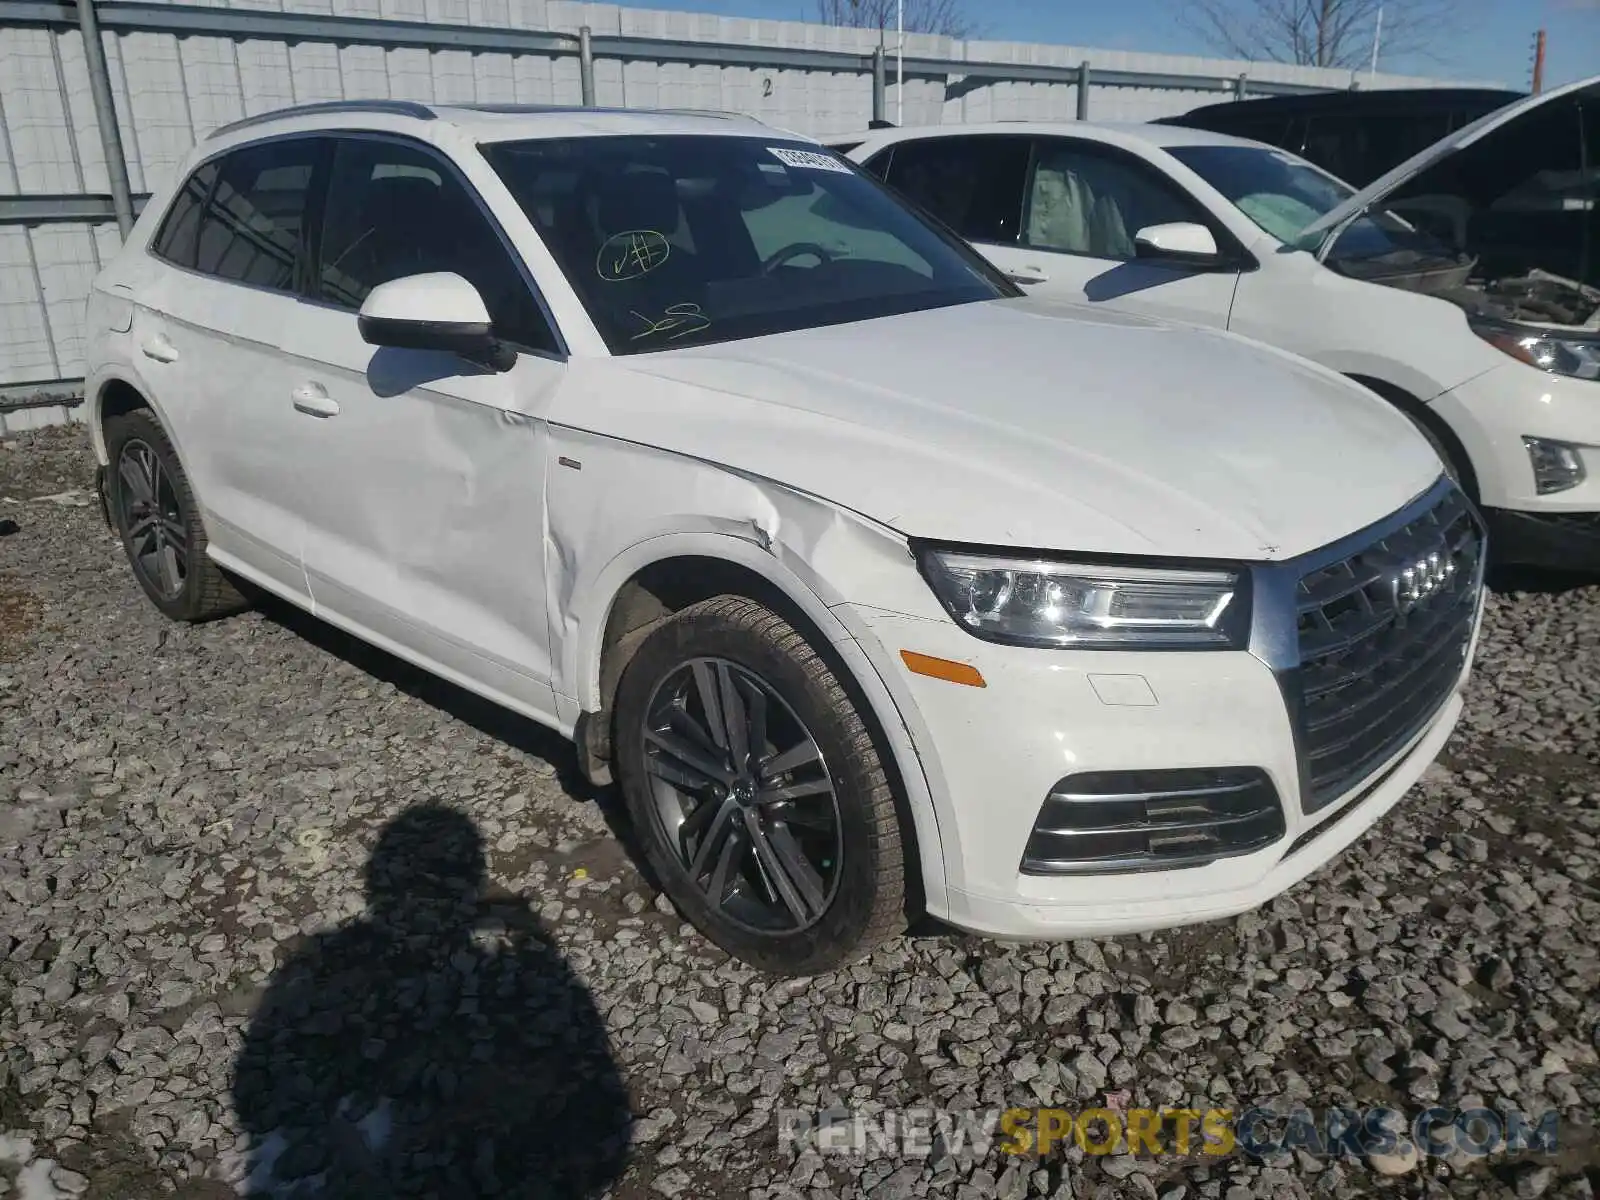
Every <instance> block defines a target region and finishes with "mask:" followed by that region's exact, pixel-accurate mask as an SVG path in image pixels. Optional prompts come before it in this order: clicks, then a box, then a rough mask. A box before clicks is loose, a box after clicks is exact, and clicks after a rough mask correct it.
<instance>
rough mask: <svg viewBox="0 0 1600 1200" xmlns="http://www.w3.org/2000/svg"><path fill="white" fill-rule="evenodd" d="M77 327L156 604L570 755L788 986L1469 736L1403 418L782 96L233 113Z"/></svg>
mask: <svg viewBox="0 0 1600 1200" xmlns="http://www.w3.org/2000/svg"><path fill="white" fill-rule="evenodd" d="M88 328H89V330H90V335H89V346H88V350H87V357H88V360H89V377H88V379H87V384H86V386H87V394H88V405H89V411H90V413H91V421H92V429H93V433H94V444H95V449H96V452H97V454H98V456H99V460H100V462H101V464H102V471H103V475H102V480H103V484H104V492H105V497H106V500H107V507H108V509H109V511H110V515H111V517H112V519H113V520H114V522H115V523H116V526H117V528H118V530H119V531H120V533H121V535H122V539H123V543H124V545H125V547H126V550H127V554H128V557H129V560H130V562H131V564H132V567H133V571H134V574H135V576H136V578H137V579H138V581H139V583H140V585H141V586H142V587H143V588H144V590H145V591H146V593H147V594H148V595H149V597H150V599H151V600H152V601H153V602H154V603H155V604H156V605H157V607H159V608H160V609H161V611H163V612H165V613H166V614H168V615H169V616H171V617H173V618H175V619H183V620H196V619H203V618H206V617H211V616H216V615H219V614H221V613H223V612H225V611H227V610H228V609H229V608H231V607H234V606H236V605H237V604H239V603H240V602H241V600H242V597H241V595H240V593H239V592H238V591H237V590H236V589H235V586H234V585H235V582H236V581H237V580H240V579H243V580H248V581H250V582H251V583H253V584H255V585H256V586H257V587H259V588H262V589H265V590H266V591H268V592H272V593H276V594H277V595H278V596H281V597H283V598H284V599H286V600H288V601H289V602H291V603H293V604H296V605H299V606H300V607H302V608H305V609H307V610H309V611H310V612H312V613H314V614H315V615H317V616H318V617H321V618H324V619H326V620H327V621H329V622H331V623H332V624H334V625H337V626H339V627H341V628H343V629H347V630H349V631H351V632H353V633H355V634H356V635H358V636H360V637H362V638H365V639H367V640H369V641H371V642H373V643H375V644H377V645H378V646H381V647H383V648H385V649H387V650H389V651H391V652H393V653H394V654H397V655H399V656H401V657H402V658H405V659H407V660H409V661H411V662H414V663H417V664H419V665H421V666H422V667H424V668H426V669H428V670H430V671H433V672H435V673H437V674H439V675H441V676H443V677H444V678H446V679H449V680H452V681H454V682H456V683H457V684H460V685H462V686H464V687H466V688H469V689H471V690H473V691H475V692H478V693H480V694H482V695H484V696H487V697H489V698H490V699H492V700H494V701H496V702H498V703H500V704H503V705H505V706H506V707H507V708H510V709H512V710H515V711H517V712H520V713H523V714H525V715H526V716H528V717H530V718H532V719H533V720H535V721H539V722H541V723H543V724H545V725H548V726H550V727H552V728H554V729H556V730H558V731H559V732H560V733H562V734H564V735H566V736H568V737H571V738H572V739H573V740H574V741H575V742H576V743H577V745H578V748H579V754H580V759H581V761H582V762H583V763H584V765H585V769H586V770H588V771H589V773H590V776H591V778H593V779H595V780H596V781H603V780H606V779H609V778H610V777H611V776H612V775H614V776H615V777H616V779H617V781H618V782H619V783H620V784H621V788H622V792H623V795H624V797H625V798H626V801H627V804H628V807H629V811H630V813H631V814H632V818H633V825H634V829H635V832H636V834H637V836H638V838H639V841H640V844H641V845H642V847H643V849H644V852H645V854H646V856H647V858H648V862H649V866H650V867H651V868H652V869H653V871H654V874H655V876H656V878H657V879H658V880H659V882H660V883H661V885H662V886H663V887H664V888H665V890H666V892H667V893H668V894H669V895H670V896H671V898H672V900H673V901H674V903H675V904H676V905H677V907H678V909H679V911H681V912H682V913H684V914H686V915H687V916H688V917H689V918H690V919H692V920H693V921H694V922H695V924H697V925H698V926H699V927H700V928H701V929H702V930H704V931H705V933H706V934H707V935H708V936H709V937H711V938H712V939H714V940H715V941H716V942H718V943H719V944H720V945H722V946H723V947H725V948H726V949H727V950H729V951H730V952H732V953H734V954H737V955H740V956H742V957H743V958H745V959H746V960H748V961H749V962H752V963H755V964H757V965H759V966H761V967H763V968H765V969H768V970H772V971H784V972H794V973H801V974H805V973H813V972H816V971H821V970H826V969H828V968H830V967H833V966H837V965H838V964H840V963H842V962H844V961H847V960H849V959H850V958H853V957H856V956H859V955H861V954H863V953H865V952H866V951H868V950H870V949H871V948H872V946H874V945H875V944H877V943H878V942H880V941H881V940H882V939H884V938H885V937H887V936H889V935H890V934H891V933H893V932H894V931H895V930H896V929H898V928H900V926H901V924H902V923H903V921H904V920H905V918H906V916H907V915H908V913H915V912H917V911H918V910H925V911H927V912H929V913H931V914H932V915H934V916H935V917H939V918H942V919H944V920H947V921H950V922H952V923H954V924H956V925H960V926H964V927H966V928H970V929H975V930H981V931H986V932H991V933H998V934H1007V935H1025V936H1079V935H1086V934H1095V933H1116V932H1123V931H1130V930H1139V929H1147V928H1154V927H1159V926H1165V925H1173V924H1181V923H1183V922H1187V921H1197V920H1203V919H1206V918H1209V917H1217V916H1223V915H1227V914H1230V913H1236V912H1240V911H1242V910H1244V909H1247V908H1250V907H1253V906H1255V905H1257V904H1260V903H1261V902H1263V901H1265V900H1267V899H1269V898H1270V897H1272V896H1273V895H1275V894H1277V893H1278V892H1280V891H1282V890H1283V889H1284V888H1286V887H1288V886H1289V885H1290V884H1292V883H1294V882H1295V881H1296V880H1298V879H1300V878H1302V877H1303V876H1304V875H1306V874H1307V873H1308V872H1310V871H1312V870H1314V869H1315V868H1316V867H1317V866H1318V865H1319V864H1320V863H1322V862H1325V861H1326V860H1327V859H1328V858H1329V857H1330V856H1331V855H1333V854H1335V853H1337V852H1338V851H1339V850H1341V849H1342V848H1343V847H1345V846H1346V845H1348V844H1349V843H1350V842H1351V841H1352V840H1353V839H1355V838H1356V837H1357V836H1359V835H1360V834H1361V832H1362V831H1363V830H1365V829H1366V828H1368V827H1369V826H1370V825H1371V824H1372V823H1373V822H1374V821H1376V820H1377V819H1378V818H1379V817H1380V816H1381V815H1382V814H1383V813H1384V812H1386V811H1387V810H1388V809H1389V808H1391V807H1392V806H1393V805H1394V804H1396V803H1397V802H1398V801H1399V800H1400V798H1401V796H1403V795H1404V794H1405V792H1406V789H1407V788H1409V787H1410V785H1411V784H1412V783H1413V782H1414V781H1415V780H1416V778H1417V776H1418V775H1419V774H1421V772H1422V770H1423V769H1424V767H1426V766H1427V764H1428V763H1429V761H1431V760H1432V758H1433V757H1434V755H1435V754H1436V753H1437V752H1438V750H1439V748H1440V746H1441V745H1442V744H1443V742H1444V740H1445V738H1446V737H1447V736H1448V735H1449V733H1450V730H1451V728H1452V726H1453V725H1454V723H1455V721H1456V718H1457V716H1458V715H1459V713H1460V711H1461V696H1460V690H1461V687H1462V685H1463V682H1464V680H1465V678H1466V674H1467V671H1468V667H1469V664H1470V661H1471V653H1472V646H1473V643H1474V640H1475V637H1476V631H1477V627H1478V621H1479V615H1480V613H1481V611H1482V603H1481V595H1482V589H1481V585H1480V581H1481V574H1482V570H1481V568H1482V562H1483V533H1482V529H1481V527H1480V525H1479V523H1478V520H1477V518H1476V516H1475V514H1474V513H1473V512H1472V510H1471V507H1470V504H1469V503H1468V501H1467V500H1466V498H1465V497H1464V496H1463V494H1462V493H1461V491H1460V490H1459V489H1458V488H1457V487H1456V486H1455V485H1454V484H1452V483H1451V482H1450V481H1449V480H1448V479H1446V478H1444V477H1443V475H1442V473H1441V468H1440V464H1439V461H1438V459H1437V457H1436V456H1435V455H1434V454H1433V452H1432V451H1431V450H1430V449H1429V447H1428V445H1427V443H1426V442H1425V441H1424V440H1423V439H1422V438H1420V437H1418V436H1416V434H1415V433H1414V432H1413V431H1412V429H1411V427H1410V426H1409V425H1408V424H1407V423H1406V422H1405V421H1404V420H1403V419H1401V418H1400V417H1399V416H1397V415H1396V414H1395V413H1394V412H1393V411H1391V410H1390V409H1389V408H1388V407H1387V406H1386V405H1384V404H1383V403H1381V402H1380V401H1378V400H1376V399H1375V398H1374V397H1372V396H1371V395H1370V394H1369V393H1367V392H1365V391H1363V390H1362V389H1360V388H1358V387H1356V386H1354V385H1352V384H1351V383H1349V382H1348V381H1347V380H1344V379H1342V378H1340V377H1339V376H1338V375H1336V374H1334V373H1332V372H1329V371H1326V370H1323V369H1322V368H1319V367H1317V366H1315V365H1313V364H1311V363H1307V362H1305V361H1304V360H1301V359H1297V358H1294V357H1293V356H1292V355H1288V354H1284V353H1282V352H1281V351H1277V350H1274V349H1272V348H1271V347H1268V346H1262V345H1259V344H1255V343H1250V342H1247V341H1246V340H1244V339H1240V338H1236V337H1233V336H1231V335H1229V334H1226V333H1220V332H1217V331H1213V330H1206V329H1198V328H1195V327H1193V326H1171V325H1168V324H1165V323H1162V322H1155V321H1150V320H1146V319H1144V318H1139V317H1131V316H1127V315H1121V314H1116V313H1109V312H1108V313H1102V314H1093V313H1087V312H1084V311H1083V310H1082V309H1081V308H1076V307H1073V308H1070V309H1068V310H1067V311H1062V306H1052V305H1050V304H1048V303H1042V302H1040V301H1037V300H1033V299H1029V298H1027V297H1024V296H1022V295H1021V294H1020V293H1019V292H1018V290H1017V288H1016V287H1015V286H1014V285H1012V284H1010V283H1008V282H1007V281H1006V279H1005V278H1004V277H1003V276H1002V275H1001V274H1000V273H999V272H998V271H996V270H995V269H994V268H993V267H992V266H990V265H989V264H987V263H986V262H984V260H983V259H982V258H980V257H979V256H978V255H977V254H975V253H973V252H972V250H971V249H970V248H969V247H968V246H966V245H965V244H964V243H963V242H961V240H960V239H958V238H956V237H954V236H953V235H950V234H948V233H946V232H945V231H943V230H941V229H939V228H938V227H936V226H935V225H934V224H932V223H930V222H926V221H924V220H923V219H922V218H921V217H920V216H919V215H918V214H916V213H915V212H914V211H912V210H911V209H910V208H909V207H907V206H905V205H904V204H902V203H901V202H900V201H899V200H898V199H897V198H896V197H894V196H893V195H892V194H891V193H890V192H889V191H888V190H887V189H886V188H884V187H883V186H882V185H881V184H880V183H878V181H877V180H875V179H873V178H872V177H871V176H870V175H868V174H867V173H866V172H864V171H860V170H857V169H856V168H853V167H851V166H849V165H847V164H846V163H844V162H842V161H841V160H840V159H839V158H838V157H837V156H836V155H834V154H832V153H829V152H827V151H825V150H823V149H822V148H821V147H819V146H818V145H817V144H816V143H814V142H808V141H806V140H804V139H800V138H797V137H795V136H794V135H792V134H788V133H784V132H781V131H778V130H774V129H771V128H768V127H766V126H764V125H761V124H759V123H758V122H755V121H752V120H747V119H743V118H737V117H727V116H717V115H705V114H700V115H695V114H685V113H671V112H660V113H651V112H606V111H596V110H571V111H562V110H553V111H552V110H547V111H528V110H523V111H516V110H497V111H486V110H477V109H471V108H461V107H449V106H437V107H436V106H428V105H420V104H412V103H405V102H396V101H382V102H378V101H374V102H368V103H343V104H331V105H321V106H311V107H309V108H306V109H302V110H291V111H288V112H284V113H278V114H271V115H267V116H261V117H253V118H250V119H248V120H246V121H244V122H242V123H240V124H237V125H235V126H231V127H229V128H227V129H224V130H221V131H219V132H218V133H216V134H214V135H213V136H212V137H211V138H210V139H208V140H207V141H206V142H205V143H204V144H203V145H201V146H200V147H199V148H198V149H197V150H196V151H195V152H194V154H193V155H192V156H191V157H190V159H189V160H188V162H187V163H186V164H185V165H184V167H183V170H182V171H181V172H180V174H179V177H178V180H177V184H176V186H175V187H174V188H172V189H170V190H169V191H168V192H167V193H165V194H163V195H161V196H157V197H155V198H154V199H153V200H152V201H151V203H150V205H149V206H148V207H147V208H146V209H145V211H144V213H143V214H142V215H141V217H140V218H139V221H138V224H137V225H136V226H135V227H134V229H133V232H132V234H131V235H130V237H129V239H128V241H127V243H126V244H125V245H124V247H123V249H122V251H121V252H120V253H119V254H118V255H117V257H116V258H115V259H114V260H113V261H112V262H111V263H110V264H109V265H108V266H107V267H106V269H105V271H104V272H103V273H102V274H101V275H100V277H99V278H98V279H97V280H96V282H95V285H94V290H93V295H92V297H91V301H90V305H89V320H88ZM246 682H247V681H246ZM422 798H423V797H418V799H422Z"/></svg>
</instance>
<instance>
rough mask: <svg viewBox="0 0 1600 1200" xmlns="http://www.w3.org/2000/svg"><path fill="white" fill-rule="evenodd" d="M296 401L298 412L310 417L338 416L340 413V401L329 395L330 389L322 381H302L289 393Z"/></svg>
mask: <svg viewBox="0 0 1600 1200" xmlns="http://www.w3.org/2000/svg"><path fill="white" fill-rule="evenodd" d="M289 397H290V399H292V400H293V401H294V407H295V411H296V412H303V413H305V414H306V415H307V416H309V417H337V416H338V415H339V402H338V401H337V400H335V399H333V397H331V396H329V395H328V390H327V389H326V388H325V387H323V386H322V385H321V384H320V383H302V384H301V385H300V386H299V387H297V388H295V390H294V391H292V392H290V393H289Z"/></svg>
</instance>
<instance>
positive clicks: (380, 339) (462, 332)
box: [357, 271, 517, 371]
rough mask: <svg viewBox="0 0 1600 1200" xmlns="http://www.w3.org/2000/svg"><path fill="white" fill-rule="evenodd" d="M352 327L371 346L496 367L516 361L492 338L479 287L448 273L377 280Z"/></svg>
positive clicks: (512, 353)
mask: <svg viewBox="0 0 1600 1200" xmlns="http://www.w3.org/2000/svg"><path fill="white" fill-rule="evenodd" d="M357 325H358V327H359V328H360V330H361V339H362V341H364V342H367V343H368V344H370V345H373V346H391V347H393V348H395V349H397V350H439V351H443V352H445V353H448V354H459V355H460V356H461V357H462V358H464V359H466V360H467V361H468V362H474V363H478V364H480V365H482V366H486V367H490V368H492V369H493V370H496V371H508V370H510V369H511V366H512V364H513V363H515V362H516V357H517V356H516V352H515V351H514V350H511V349H510V348H509V347H507V346H504V345H502V344H501V343H500V342H499V341H497V340H496V339H495V336H494V331H493V328H492V326H491V323H490V321H489V309H488V306H487V305H485V304H484V302H483V297H482V296H480V295H478V289H477V288H475V287H473V286H472V285H471V284H470V283H468V282H467V281H466V280H465V279H463V278H461V276H459V275H457V274H455V273H454V272H453V271H436V272H433V273H431V274H428V275H407V276H405V277H404V278H403V279H391V280H390V281H389V282H388V283H380V284H379V285H378V286H377V287H375V288H373V289H372V291H370V292H368V293H367V300H366V303H365V304H363V305H362V306H361V315H360V317H359V318H358V321H357Z"/></svg>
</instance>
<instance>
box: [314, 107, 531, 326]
mask: <svg viewBox="0 0 1600 1200" xmlns="http://www.w3.org/2000/svg"><path fill="white" fill-rule="evenodd" d="M433 271H450V272H454V273H455V274H457V275H460V276H461V277H462V278H464V279H466V280H467V282H469V283H471V284H472V286H473V287H475V288H477V289H478V294H479V295H480V296H482V297H483V302H484V305H485V306H486V307H487V308H488V310H489V318H490V321H491V323H492V325H493V328H494V332H495V336H496V337H499V338H501V339H502V340H504V341H508V342H513V343H515V344H517V345H519V346H525V347H528V348H529V349H533V350H544V351H553V350H555V349H556V340H555V335H554V332H553V331H552V330H551V328H550V324H549V322H548V321H546V320H545V317H544V314H543V312H542V311H541V310H540V308H539V305H538V301H537V300H536V299H535V297H534V294H533V291H532V289H531V288H530V286H529V284H528V282H527V280H526V279H525V278H524V277H523V274H522V272H521V270H520V269H519V268H518V267H517V264H516V262H515V260H514V259H513V258H512V252H511V249H510V248H509V247H508V246H507V245H506V244H505V242H504V241H503V240H502V239H501V238H500V236H499V235H498V233H496V231H495V229H494V227H493V226H492V225H490V223H489V219H488V218H487V217H486V216H485V215H484V213H483V212H482V211H481V210H480V209H479V207H478V205H477V204H476V202H474V200H473V199H472V197H471V195H469V194H468V192H467V189H466V185H465V184H463V183H462V182H461V181H460V180H459V179H457V177H456V176H455V174H454V172H453V171H451V170H450V168H449V167H448V166H446V165H445V164H444V163H443V162H442V161H441V160H439V159H437V158H435V157H434V156H433V155H431V154H429V153H428V152H427V151H425V150H422V149H420V148H418V147H413V146H408V145H405V144H403V143H400V142H394V141H388V140H384V139H379V138H341V139H340V140H339V141H338V143H337V146H336V149H335V151H334V155H333V163H332V166H331V169H330V173H329V177H328V198H327V202H326V206H325V208H324V215H323V220H322V237H321V239H320V245H319V254H318V260H317V266H316V272H315V276H316V282H315V286H316V292H317V296H318V298H319V299H321V300H324V301H326V302H328V303H330V304H336V305H339V306H340V307H341V308H349V309H359V308H360V307H361V304H362V301H364V300H365V299H366V298H367V293H368V292H370V291H372V289H373V288H375V287H377V286H378V285H379V284H380V283H388V282H389V281H390V280H393V279H402V278H404V277H406V276H408V275H423V274H427V273H429V272H433Z"/></svg>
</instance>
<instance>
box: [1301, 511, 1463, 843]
mask: <svg viewBox="0 0 1600 1200" xmlns="http://www.w3.org/2000/svg"><path fill="white" fill-rule="evenodd" d="M1483 553H1484V535H1483V528H1482V526H1481V524H1480V523H1479V521H1478V518H1477V516H1476V514H1475V513H1474V512H1473V511H1472V509H1471V507H1470V505H1469V504H1468V503H1467V501H1466V499H1465V497H1464V496H1462V495H1461V493H1460V492H1458V491H1455V490H1451V491H1449V492H1447V493H1446V494H1445V495H1444V496H1443V497H1442V498H1441V499H1440V500H1439V501H1438V502H1437V503H1436V504H1434V505H1433V507H1432V508H1430V509H1428V510H1427V511H1425V512H1423V513H1422V514H1421V515H1420V516H1418V517H1416V518H1414V519H1412V520H1411V521H1409V522H1408V523H1407V524H1405V525H1403V526H1401V527H1399V528H1396V529H1391V530H1389V531H1388V532H1386V533H1382V534H1380V535H1378V536H1377V537H1376V538H1375V539H1374V541H1373V542H1371V543H1370V544H1369V545H1367V546H1365V547H1363V548H1362V549H1360V550H1358V551H1356V552H1355V553H1354V554H1351V555H1349V556H1348V557H1346V558H1344V559H1341V560H1340V561H1338V562H1335V563H1330V564H1327V565H1324V566H1320V567H1317V568H1315V569H1314V570H1311V571H1308V572H1307V573H1306V574H1305V575H1304V576H1302V577H1301V579H1300V581H1299V586H1298V595H1297V608H1298V610H1299V642H1300V667H1299V669H1298V671H1297V672H1296V673H1295V676H1294V678H1293V679H1292V680H1290V681H1289V686H1290V687H1291V689H1292V693H1293V698H1294V700H1295V708H1296V714H1295V715H1296V721H1297V725H1298V729H1297V733H1298V736H1299V739H1300V749H1301V756H1302V770H1303V773H1304V780H1303V785H1304V786H1303V788H1302V792H1303V794H1302V797H1301V803H1302V807H1303V808H1304V809H1305V811H1306V812H1308V813H1310V812H1317V811H1319V810H1320V809H1322V808H1323V807H1324V806H1326V805H1328V804H1330V803H1332V802H1333V801H1335V800H1337V799H1338V798H1339V797H1340V796H1342V795H1344V794H1345V793H1347V792H1349V791H1350V790H1351V789H1352V788H1354V787H1356V786H1358V785H1359V784H1360V783H1361V782H1362V781H1363V780H1364V779H1365V778H1366V777H1367V776H1368V775H1370V774H1371V773H1372V772H1374V771H1376V770H1378V769H1379V768H1380V767H1381V766H1382V765H1383V764H1384V763H1385V762H1386V761H1387V760H1388V759H1390V758H1392V757H1393V756H1394V755H1396V754H1398V753H1399V752H1400V750H1402V749H1403V748H1404V747H1405V746H1406V745H1407V744H1408V743H1410V742H1411V741H1412V740H1414V739H1415V737H1416V736H1417V734H1418V733H1419V732H1420V731H1421V730H1422V729H1423V728H1424V727H1425V726H1426V725H1427V723H1428V722H1429V721H1430V720H1432V719H1433V717H1434V716H1435V715H1436V714H1437V713H1438V711H1439V709H1440V708H1441V707H1443V705H1444V703H1445V701H1447V700H1448V699H1449V697H1450V693H1451V691H1452V689H1453V688H1454V687H1455V684H1456V680H1457V679H1458V678H1459V677H1460V673H1461V669H1462V666H1463V664H1464V661H1465V658H1466V654H1467V650H1468V647H1469V646H1470V644H1471V640H1472V622H1473V617H1474V615H1475V614H1476V612H1477V607H1478V593H1479V591H1480V589H1481V586H1482V574H1483Z"/></svg>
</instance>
